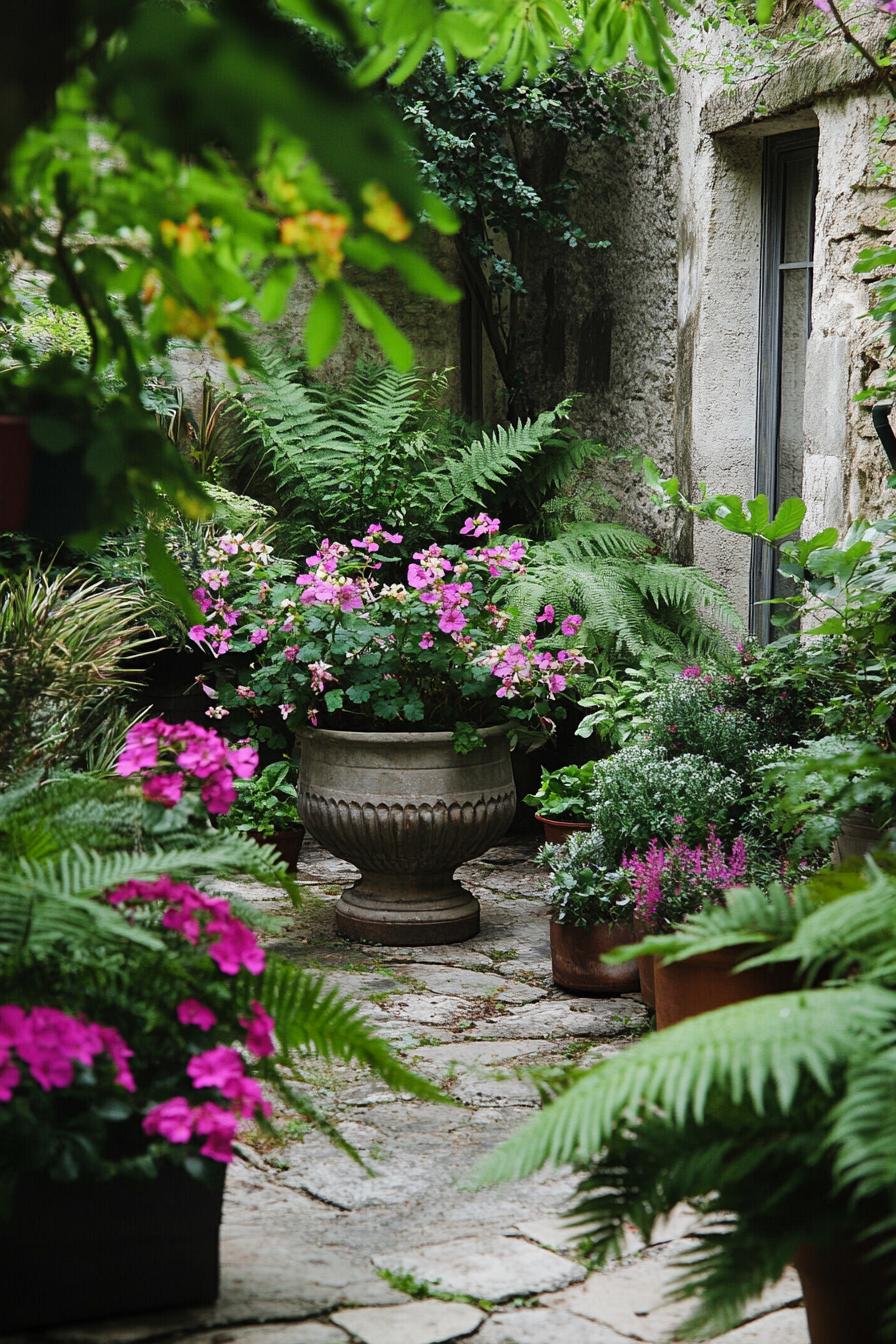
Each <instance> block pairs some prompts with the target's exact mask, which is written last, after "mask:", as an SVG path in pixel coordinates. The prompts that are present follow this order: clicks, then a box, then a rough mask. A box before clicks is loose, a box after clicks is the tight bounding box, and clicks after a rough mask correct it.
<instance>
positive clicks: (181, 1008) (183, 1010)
mask: <svg viewBox="0 0 896 1344" xmlns="http://www.w3.org/2000/svg"><path fill="white" fill-rule="evenodd" d="M177 1020H178V1021H179V1022H181V1023H183V1025H184V1026H185V1027H198V1028H199V1030H200V1031H211V1029H212V1027H213V1026H214V1025H215V1023H216V1022H217V1020H218V1019H217V1017H216V1016H215V1014H214V1013H213V1012H212V1010H211V1008H207V1007H206V1005H205V1004H204V1003H200V1002H199V1000H198V999H184V1000H183V1002H181V1003H179V1004H178V1005H177Z"/></svg>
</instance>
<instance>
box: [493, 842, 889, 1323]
mask: <svg viewBox="0 0 896 1344" xmlns="http://www.w3.org/2000/svg"><path fill="white" fill-rule="evenodd" d="M812 885H813V899H812V900H811V901H808V900H805V899H803V900H802V901H801V902H800V904H799V908H798V909H796V910H795V909H794V903H793V902H792V901H791V900H789V899H788V898H787V897H786V893H784V892H783V890H782V891H781V892H779V893H778V897H777V898H776V899H775V900H772V901H764V900H762V899H761V893H755V892H754V893H752V902H750V901H749V900H748V897H749V895H750V894H749V893H738V894H737V898H736V900H737V901H738V902H740V903H741V906H742V908H741V909H740V911H734V910H729V911H727V912H726V911H723V910H715V911H710V912H708V913H707V917H706V918H705V928H704V930H703V934H704V946H706V945H707V944H708V943H709V941H710V939H711V938H712V937H713V936H717V937H720V938H721V939H723V940H724V939H726V938H730V937H735V938H738V937H739V938H741V939H742V940H743V941H744V942H749V941H752V942H753V943H754V944H758V945H759V946H762V945H763V944H764V945H765V946H766V947H767V948H771V950H769V951H766V952H764V954H763V958H762V959H763V960H764V961H765V962H767V963H769V964H771V963H772V962H774V963H775V964H778V965H782V964H783V965H787V964H791V965H796V966H797V967H798V969H799V973H800V974H801V976H804V977H805V978H806V979H807V981H808V982H809V987H803V988H801V989H798V990H793V991H791V992H789V993H785V994H779V995H769V996H765V997H762V998H757V999H753V1000H751V1001H750V1002H749V1003H735V1004H731V1005H729V1006H728V1007H725V1008H721V1009H719V1010H718V1011H717V1012H715V1013H712V1014H708V1015H701V1016H698V1017H693V1018H690V1019H687V1020H685V1021H682V1022H679V1023H678V1024H677V1025H676V1026H674V1027H671V1028H670V1029H669V1030H668V1031H663V1032H658V1033H656V1034H655V1035H652V1036H648V1037H645V1038H644V1039H643V1040H641V1041H638V1042H636V1043H635V1044H634V1045H632V1046H630V1047H629V1048H628V1049H626V1050H625V1051H623V1052H621V1053H620V1054H618V1055H615V1056H613V1057H611V1058H609V1059H605V1060H602V1061H600V1062H599V1063H598V1064H597V1065H595V1066H594V1067H593V1068H592V1069H590V1070H589V1071H588V1072H587V1073H585V1074H584V1075H583V1074H582V1073H581V1071H578V1072H573V1073H571V1075H570V1079H569V1081H570V1084H571V1086H569V1087H568V1088H567V1089H566V1090H564V1091H562V1092H561V1094H560V1096H559V1097H558V1098H557V1100H555V1101H553V1102H552V1104H551V1105H550V1106H549V1107H548V1108H547V1109H546V1110H545V1111H544V1112H543V1113H542V1114H541V1115H540V1116H539V1117H538V1118H536V1119H535V1120H534V1121H533V1122H532V1123H531V1124H529V1125H528V1126H526V1127H525V1128H524V1129H523V1130H521V1131H520V1132H519V1133H518V1134H517V1135H515V1136H513V1137H512V1138H511V1139H510V1140H509V1141H508V1142H507V1143H506V1144H505V1145H504V1146H503V1148H501V1149H499V1150H498V1151H497V1152H496V1153H495V1154H494V1155H493V1156H492V1157H491V1158H490V1159H489V1160H488V1161H487V1163H486V1165H485V1170H484V1171H482V1172H481V1173H480V1180H483V1179H512V1180H518V1179H521V1178H523V1177H526V1176H528V1175H529V1174H530V1173H532V1172H534V1171H535V1170H537V1169H538V1168H540V1167H541V1166H542V1165H544V1164H545V1163H546V1162H548V1161H550V1162H551V1163H554V1164H557V1165H560V1166H563V1165H564V1164H566V1163H573V1164H574V1165H575V1166H576V1167H577V1168H578V1169H579V1171H580V1172H581V1174H582V1177H583V1179H582V1183H581V1184H580V1186H579V1208H578V1209H577V1210H576V1214H577V1215H578V1216H577V1219H576V1221H577V1224H578V1226H579V1228H580V1229H582V1230H584V1232H585V1234H586V1242H587V1244H588V1245H589V1247H590V1250H591V1252H592V1254H593V1257H594V1258H595V1259H596V1260H597V1261H598V1262H604V1261H606V1260H607V1259H609V1258H610V1257H612V1256H614V1255H616V1254H618V1253H620V1252H621V1250H622V1248H623V1246H624V1245H625V1243H626V1239H627V1238H628V1236H629V1234H630V1224H632V1223H634V1224H635V1226H636V1227H637V1229H638V1231H639V1233H640V1234H641V1235H642V1236H643V1238H644V1240H645V1241H649V1240H650V1238H651V1235H652V1231H653V1228H654V1225H655V1224H656V1222H657V1221H658V1220H659V1219H661V1218H663V1217H664V1216H665V1215H667V1214H668V1213H670V1212H671V1211H672V1209H673V1208H674V1207H675V1206H676V1205H677V1204H678V1203H679V1202H680V1201H682V1200H686V1201H689V1202H691V1203H692V1204H693V1205H694V1206H695V1207H696V1208H697V1210H698V1217H699V1223H698V1225H697V1227H696V1228H695V1234H696V1235H695V1237H694V1240H693V1241H692V1243H691V1249H690V1250H689V1251H688V1253H687V1255H686V1257H685V1258H684V1259H683V1260H682V1261H680V1262H679V1263H680V1267H681V1270H682V1273H681V1275H680V1277H679V1279H678V1281H677V1283H676V1285H675V1293H676V1296H678V1297H690V1298H693V1299H695V1300H694V1302H693V1311H692V1312H691V1314H690V1316H689V1318H688V1320H687V1321H686V1322H685V1323H683V1326H682V1327H681V1328H680V1330H681V1333H682V1334H683V1335H684V1336H685V1337H701V1338H706V1337H709V1336H712V1337H715V1336H716V1335H717V1334H719V1333H725V1332H727V1331H730V1330H732V1329H734V1328H735V1327H736V1326H737V1325H738V1324H739V1322H740V1318H741V1315H742V1313H743V1311H744V1309H745V1307H746V1306H747V1304H748V1303H749V1302H750V1301H751V1300H754V1299H755V1298H756V1297H757V1296H758V1295H759V1294H760V1293H761V1292H762V1290H763V1288H765V1287H766V1286H768V1285H771V1284H773V1283H774V1282H775V1281H776V1280H777V1279H778V1278H779V1277H780V1275H781V1273H782V1272H783V1270H784V1269H785V1267H786V1266H787V1265H788V1264H791V1263H792V1264H795V1266H796V1268H797V1270H798V1272H799V1275H800V1278H801V1281H802V1286H803V1293H804V1300H805V1305H806V1314H807V1320H808V1327H809V1336H810V1339H811V1340H812V1344H853V1341H855V1340H863V1341H868V1344H885V1342H886V1341H888V1340H890V1339H892V1337H893V1321H894V1309H896V1193H894V1192H896V1182H894V1179H893V1142H892V1133H893V1105H892V1097H893V1085H894V1058H893V1038H894V1028H896V979H894V974H893V966H894V962H893V955H892V930H893V926H894V922H896V880H894V878H893V876H892V874H891V873H887V872H884V871H882V870H881V869H880V868H879V867H877V866H874V865H869V866H868V868H867V869H866V871H865V872H864V873H862V874H853V875H852V882H851V884H849V885H846V886H844V874H843V872H842V871H840V872H837V871H836V870H832V871H830V872H828V873H826V874H819V875H818V876H817V877H816V878H815V879H813V884H812ZM744 902H746V903H747V906H748V908H744ZM734 904H735V897H733V896H732V898H731V900H730V905H731V906H732V907H733V906H734ZM709 916H711V918H712V919H713V920H717V921H718V922H719V925H720V927H719V928H718V929H716V930H713V929H712V928H711V927H710V923H711V921H710V918H709ZM698 918H701V919H704V917H703V916H701V917H698ZM683 950H684V949H682V951H683Z"/></svg>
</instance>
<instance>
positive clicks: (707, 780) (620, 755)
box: [590, 746, 744, 864]
mask: <svg viewBox="0 0 896 1344" xmlns="http://www.w3.org/2000/svg"><path fill="white" fill-rule="evenodd" d="M743 807H744V790H743V784H742V781H741V780H740V779H739V778H738V776H737V775H735V774H733V773H732V772H731V771H729V770H726V769H725V768H724V767H723V766H721V765H718V764H717V763H716V762H715V761H710V760H707V759H706V758H705V757H703V756H669V755H667V753H666V752H665V751H663V750H662V749H660V748H655V747H647V746H631V747H623V748H622V750H621V751H617V752H616V753H615V754H614V755H613V756H609V757H607V759H606V760H602V761H598V762H597V764H596V766H595V770H594V787H593V789H592V791H591V810H590V817H591V820H592V821H593V823H594V826H595V828H596V829H597V830H599V831H600V833H601V835H602V836H603V839H604V844H605V847H606V855H607V862H608V863H609V864H618V863H619V862H620V861H621V859H622V858H623V856H624V855H625V854H626V853H631V852H632V851H636V850H640V851H643V850H645V849H646V848H647V846H648V845H649V844H650V842H651V841H652V840H654V839H656V840H658V841H659V842H660V843H662V842H667V841H672V840H673V838H674V837H675V836H676V835H680V836H681V837H682V838H683V839H684V840H685V841H687V842H688V843H690V844H696V843H702V842H703V841H705V840H706V838H707V836H708V835H709V832H710V827H715V829H716V830H717V832H718V834H719V836H720V838H722V839H725V840H727V839H729V838H732V837H733V836H734V835H735V834H736V832H737V827H738V821H739V818H740V816H741V813H742V811H743Z"/></svg>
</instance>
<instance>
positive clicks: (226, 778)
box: [199, 770, 251, 816]
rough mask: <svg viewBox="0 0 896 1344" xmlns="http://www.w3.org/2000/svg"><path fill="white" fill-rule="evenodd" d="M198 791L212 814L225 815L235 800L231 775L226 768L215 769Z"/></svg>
mask: <svg viewBox="0 0 896 1344" xmlns="http://www.w3.org/2000/svg"><path fill="white" fill-rule="evenodd" d="M250 774H251V771H250ZM199 792H200V797H201V798H202V801H203V802H204V803H205V805H206V807H207V808H208V810H209V812H211V813H212V814H213V815H214V816H225V815H226V814H227V813H228V812H229V811H230V809H231V807H232V806H233V804H234V803H235V802H236V789H235V788H234V787H233V777H232V776H231V774H230V772H229V771H228V770H219V771H217V772H216V774H214V775H212V776H211V778H210V779H207V780H206V781H205V783H204V784H203V786H202V788H201V789H200V791H199Z"/></svg>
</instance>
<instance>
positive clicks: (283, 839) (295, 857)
mask: <svg viewBox="0 0 896 1344" xmlns="http://www.w3.org/2000/svg"><path fill="white" fill-rule="evenodd" d="M249 837H250V839H252V840H255V841H256V843H257V844H259V845H273V846H274V848H275V849H276V851H277V853H278V854H279V855H280V858H281V859H282V860H283V862H284V863H285V864H286V866H287V868H289V870H290V872H293V871H294V870H295V868H296V867H297V865H298V862H299V851H300V850H301V848H302V842H303V841H304V839H305V827H304V826H295V827H293V828H291V829H290V830H288V831H275V832H274V834H273V835H262V834H261V832H260V831H250V832H249Z"/></svg>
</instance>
